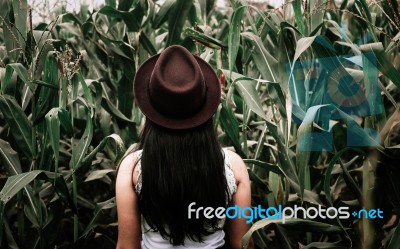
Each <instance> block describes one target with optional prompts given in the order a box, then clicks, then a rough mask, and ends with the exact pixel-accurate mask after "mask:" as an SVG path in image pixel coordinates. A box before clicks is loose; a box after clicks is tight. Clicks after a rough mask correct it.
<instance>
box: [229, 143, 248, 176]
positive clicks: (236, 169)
mask: <svg viewBox="0 0 400 249" xmlns="http://www.w3.org/2000/svg"><path fill="white" fill-rule="evenodd" d="M225 151H227V153H228V154H229V158H230V162H231V165H232V170H233V174H234V175H235V179H236V182H237V183H240V182H243V181H248V179H249V175H248V173H247V166H246V164H245V163H244V162H243V159H242V158H241V157H240V156H239V155H238V154H236V153H235V152H233V151H231V150H225Z"/></svg>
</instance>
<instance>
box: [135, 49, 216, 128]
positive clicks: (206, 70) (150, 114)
mask: <svg viewBox="0 0 400 249" xmlns="http://www.w3.org/2000/svg"><path fill="white" fill-rule="evenodd" d="M159 56H160V54H157V55H154V56H152V57H150V58H149V59H148V60H146V61H145V62H144V63H143V64H142V66H140V68H139V69H138V71H137V72H136V76H135V79H134V86H133V87H134V95H135V101H136V104H137V106H138V107H139V108H140V109H141V111H142V113H143V114H144V115H145V116H146V117H147V118H148V119H150V120H151V121H152V122H154V123H156V124H158V125H160V126H162V127H165V128H169V129H190V128H194V127H196V126H199V125H201V124H203V123H205V122H206V121H207V120H209V119H210V118H211V117H212V116H213V115H214V113H215V112H216V110H217V108H218V105H219V103H220V98H221V85H220V82H219V80H218V76H217V74H216V73H215V71H214V69H213V68H212V67H211V66H210V65H209V64H208V63H207V62H205V61H204V60H203V59H201V58H200V57H198V56H196V55H193V56H194V57H195V59H196V61H197V63H198V64H199V66H200V69H201V71H202V73H203V77H204V81H205V84H206V86H207V92H206V99H205V102H204V105H203V106H202V107H201V109H200V110H199V111H197V112H196V113H193V115H191V116H189V117H185V118H172V117H168V116H165V115H163V114H161V113H159V112H158V111H157V110H156V109H155V108H154V107H153V106H152V104H151V101H150V99H149V96H148V93H147V85H148V83H149V80H150V76H151V74H152V72H153V69H154V66H155V64H156V62H157V59H158V57H159Z"/></svg>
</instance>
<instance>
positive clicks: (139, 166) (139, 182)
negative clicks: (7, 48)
mask: <svg viewBox="0 0 400 249" xmlns="http://www.w3.org/2000/svg"><path fill="white" fill-rule="evenodd" d="M134 153H136V156H135V158H136V162H135V163H136V167H137V171H138V174H137V178H136V185H135V191H136V193H137V194H139V193H140V191H141V190H142V164H141V163H140V158H141V157H142V150H138V151H135V152H134Z"/></svg>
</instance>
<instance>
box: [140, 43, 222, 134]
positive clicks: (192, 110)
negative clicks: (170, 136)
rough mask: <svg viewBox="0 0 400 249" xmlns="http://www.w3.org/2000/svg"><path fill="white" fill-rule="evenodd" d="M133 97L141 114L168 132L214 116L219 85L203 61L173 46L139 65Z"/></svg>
mask: <svg viewBox="0 0 400 249" xmlns="http://www.w3.org/2000/svg"><path fill="white" fill-rule="evenodd" d="M134 95H135V99H136V104H137V105H138V106H139V108H140V109H141V110H142V112H143V114H144V115H145V116H146V117H147V118H148V119H150V120H151V121H153V122H154V123H156V124H158V125H160V126H162V127H165V128H169V129H189V128H193V127H196V126H199V125H201V124H203V123H205V122H206V121H207V120H209V119H210V118H211V117H212V115H213V114H214V113H215V111H216V110H217V108H218V105H219V101H220V97H221V86H220V83H219V80H218V77H217V75H216V73H215V72H214V70H213V69H212V67H211V66H210V65H209V64H208V63H207V62H206V61H204V60H203V59H201V58H200V57H198V56H196V55H193V54H192V53H190V52H189V51H188V50H187V49H186V48H184V47H182V46H177V45H174V46H170V47H168V48H166V49H165V50H164V51H163V52H162V53H160V54H157V55H154V56H152V57H151V58H149V59H148V60H146V61H145V62H144V63H143V64H142V66H140V68H139V69H138V71H137V72H136V76H135V80H134Z"/></svg>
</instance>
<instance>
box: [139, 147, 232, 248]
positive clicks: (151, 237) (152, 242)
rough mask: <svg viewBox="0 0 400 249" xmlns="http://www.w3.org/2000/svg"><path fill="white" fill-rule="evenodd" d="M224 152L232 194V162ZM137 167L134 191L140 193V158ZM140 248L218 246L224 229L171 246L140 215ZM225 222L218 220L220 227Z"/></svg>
mask: <svg viewBox="0 0 400 249" xmlns="http://www.w3.org/2000/svg"><path fill="white" fill-rule="evenodd" d="M223 152H224V155H225V156H224V164H225V177H226V181H227V184H228V189H229V194H230V195H231V196H232V195H233V194H234V193H236V190H237V186H236V180H235V176H234V174H233V170H232V164H231V162H230V157H229V154H228V153H227V152H226V149H223ZM135 153H137V156H136V158H140V157H141V154H142V151H141V150H138V151H136V152H135ZM136 167H138V178H137V181H136V186H135V191H136V193H138V194H139V193H140V191H141V189H142V167H141V165H140V160H139V162H138V163H137V165H136ZM141 223H142V249H155V248H157V249H167V248H171V249H196V248H210V249H211V248H219V247H222V246H223V245H224V244H225V240H224V237H225V232H224V230H222V229H221V230H217V231H215V232H214V233H212V234H210V235H208V236H205V237H204V238H203V242H201V243H200V242H196V241H193V240H190V239H185V241H184V246H173V245H172V244H171V243H170V242H169V241H168V240H166V239H164V238H163V237H162V236H161V235H160V233H158V232H155V231H152V230H151V229H150V227H149V225H148V224H147V223H146V221H145V219H144V218H143V217H142V222H141ZM224 224H225V220H221V221H220V227H221V228H222V227H223V226H224Z"/></svg>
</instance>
